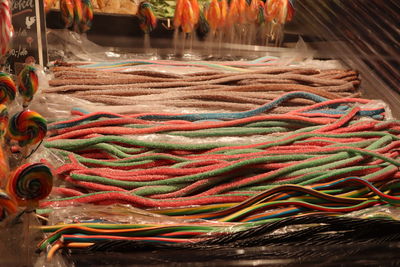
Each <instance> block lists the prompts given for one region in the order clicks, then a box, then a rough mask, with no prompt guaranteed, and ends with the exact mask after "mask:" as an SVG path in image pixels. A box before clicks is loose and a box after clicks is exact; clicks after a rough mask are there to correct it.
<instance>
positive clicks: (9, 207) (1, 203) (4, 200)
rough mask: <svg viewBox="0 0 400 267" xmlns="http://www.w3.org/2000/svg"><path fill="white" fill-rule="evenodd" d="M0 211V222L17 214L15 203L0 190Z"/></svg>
mask: <svg viewBox="0 0 400 267" xmlns="http://www.w3.org/2000/svg"><path fill="white" fill-rule="evenodd" d="M0 209H2V210H3V211H2V212H1V215H0V221H1V220H2V219H4V218H5V217H7V215H10V214H13V213H16V212H17V203H16V201H15V199H13V198H12V197H11V196H10V195H9V194H8V193H7V192H6V191H4V190H2V189H0Z"/></svg>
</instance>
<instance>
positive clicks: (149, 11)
mask: <svg viewBox="0 0 400 267" xmlns="http://www.w3.org/2000/svg"><path fill="white" fill-rule="evenodd" d="M138 17H139V20H140V28H141V29H142V31H143V32H144V33H146V34H148V33H150V32H152V31H153V30H154V29H155V28H156V27H157V18H156V16H155V15H154V13H153V8H152V6H151V4H150V3H148V2H142V3H140V5H139V10H138Z"/></svg>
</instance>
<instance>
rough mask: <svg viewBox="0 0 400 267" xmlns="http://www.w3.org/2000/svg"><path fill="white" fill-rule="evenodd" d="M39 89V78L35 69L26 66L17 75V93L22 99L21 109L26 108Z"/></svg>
mask: <svg viewBox="0 0 400 267" xmlns="http://www.w3.org/2000/svg"><path fill="white" fill-rule="evenodd" d="M38 88H39V77H38V75H37V70H36V68H35V67H33V66H30V65H27V66H25V67H24V68H23V69H22V71H21V72H20V73H19V74H18V92H19V93H20V94H21V96H22V97H23V100H24V101H23V107H27V106H28V105H29V103H30V102H31V101H32V99H33V97H34V95H35V94H36V92H37V91H38Z"/></svg>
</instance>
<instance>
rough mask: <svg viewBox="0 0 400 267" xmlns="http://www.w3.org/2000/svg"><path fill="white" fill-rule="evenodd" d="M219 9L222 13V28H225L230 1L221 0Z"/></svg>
mask: <svg viewBox="0 0 400 267" xmlns="http://www.w3.org/2000/svg"><path fill="white" fill-rule="evenodd" d="M219 9H220V11H221V19H220V25H219V27H220V28H223V27H225V25H226V19H227V16H228V1H227V0H220V1H219Z"/></svg>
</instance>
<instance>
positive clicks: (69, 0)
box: [60, 0, 74, 28]
mask: <svg viewBox="0 0 400 267" xmlns="http://www.w3.org/2000/svg"><path fill="white" fill-rule="evenodd" d="M60 11H61V17H62V20H63V21H64V24H65V27H66V28H69V27H71V26H72V24H73V23H74V0H61V1H60Z"/></svg>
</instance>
